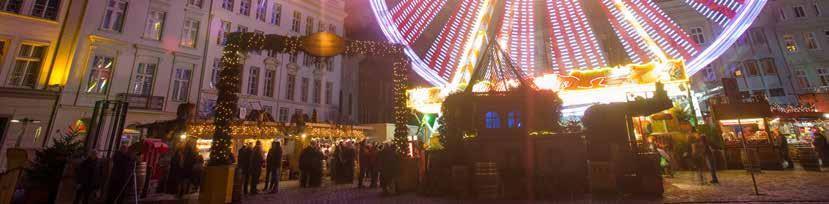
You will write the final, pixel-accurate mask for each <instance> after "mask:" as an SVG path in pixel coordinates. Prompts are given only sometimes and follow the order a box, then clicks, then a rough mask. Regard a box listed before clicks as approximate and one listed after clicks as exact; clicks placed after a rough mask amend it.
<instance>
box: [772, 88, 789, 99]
mask: <svg viewBox="0 0 829 204" xmlns="http://www.w3.org/2000/svg"><path fill="white" fill-rule="evenodd" d="M785 95H786V91H784V90H783V89H782V88H776V89H769V96H771V97H780V96H785Z"/></svg>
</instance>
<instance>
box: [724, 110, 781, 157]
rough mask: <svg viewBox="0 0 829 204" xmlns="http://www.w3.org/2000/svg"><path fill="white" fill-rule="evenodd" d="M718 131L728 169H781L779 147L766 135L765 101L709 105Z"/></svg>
mask: <svg viewBox="0 0 829 204" xmlns="http://www.w3.org/2000/svg"><path fill="white" fill-rule="evenodd" d="M711 109H712V114H713V117H714V121H715V123H716V124H717V126H718V128H719V129H720V131H721V132H722V138H723V142H724V143H725V155H726V159H725V160H726V162H725V165H726V166H725V167H726V168H728V169H757V168H762V169H782V168H783V166H782V162H783V160H782V158H781V157H780V146H779V145H776V144H775V143H774V142H773V141H774V139H775V138H773V134H770V133H769V132H770V129H769V120H768V118H769V117H770V116H771V110H770V106H769V104H768V101H765V100H754V101H751V102H742V101H741V102H734V103H725V102H723V103H715V104H711Z"/></svg>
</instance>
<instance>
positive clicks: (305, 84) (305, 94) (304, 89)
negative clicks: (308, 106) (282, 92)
mask: <svg viewBox="0 0 829 204" xmlns="http://www.w3.org/2000/svg"><path fill="white" fill-rule="evenodd" d="M308 83H309V80H308V78H306V77H302V84H300V86H301V87H300V88H299V91H300V92H301V93H299V100H300V101H302V102H308V88H309V87H308V86H309V84H308Z"/></svg>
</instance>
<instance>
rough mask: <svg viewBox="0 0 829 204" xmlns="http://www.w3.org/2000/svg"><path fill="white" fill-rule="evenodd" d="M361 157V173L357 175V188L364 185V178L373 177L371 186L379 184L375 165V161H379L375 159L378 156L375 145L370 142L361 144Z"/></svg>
mask: <svg viewBox="0 0 829 204" xmlns="http://www.w3.org/2000/svg"><path fill="white" fill-rule="evenodd" d="M359 159H360V175H359V176H358V177H357V188H362V187H363V180H365V179H366V178H371V183H370V186H369V187H372V188H373V187H375V186H376V184H377V182H376V178H377V177H376V173H375V171H376V169H375V168H374V167H375V163H376V162H377V161H375V160H376V159H377V158H376V153H375V149H374V146H373V145H372V144H370V143H368V142H363V144H362V145H360V150H359Z"/></svg>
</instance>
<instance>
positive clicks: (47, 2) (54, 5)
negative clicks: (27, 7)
mask: <svg viewBox="0 0 829 204" xmlns="http://www.w3.org/2000/svg"><path fill="white" fill-rule="evenodd" d="M58 8H60V0H36V1H35V4H34V5H32V16H37V17H41V18H45V19H49V20H55V19H57V17H58Z"/></svg>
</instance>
